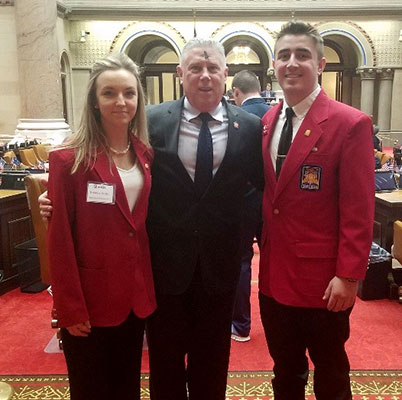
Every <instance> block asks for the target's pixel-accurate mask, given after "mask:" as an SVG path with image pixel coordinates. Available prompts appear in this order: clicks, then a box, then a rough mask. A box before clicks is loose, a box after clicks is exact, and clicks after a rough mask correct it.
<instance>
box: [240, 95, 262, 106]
mask: <svg viewBox="0 0 402 400" xmlns="http://www.w3.org/2000/svg"><path fill="white" fill-rule="evenodd" d="M251 99H262V97H261V96H250V97H247V99H244V100H243V101H242V103H241V105H243V104H244V103H245V102H246V101H247V100H251Z"/></svg>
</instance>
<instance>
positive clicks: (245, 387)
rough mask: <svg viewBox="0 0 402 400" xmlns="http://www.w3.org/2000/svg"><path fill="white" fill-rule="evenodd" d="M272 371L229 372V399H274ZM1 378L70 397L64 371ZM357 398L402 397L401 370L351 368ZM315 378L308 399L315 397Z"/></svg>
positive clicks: (45, 396) (46, 396) (50, 396)
mask: <svg viewBox="0 0 402 400" xmlns="http://www.w3.org/2000/svg"><path fill="white" fill-rule="evenodd" d="M271 379H272V372H267V371H263V372H230V373H229V376H228V387H227V391H226V400H273V396H272V388H271V383H270V381H271ZM0 381H3V382H7V383H9V384H10V385H11V386H13V388H14V390H15V394H14V396H13V398H12V400H68V399H69V398H70V396H69V390H68V379H67V377H66V376H65V375H45V376H28V375H26V376H15V375H14V376H12V375H3V376H0ZM351 381H352V392H353V399H354V400H402V371H352V372H351ZM312 389H313V387H312V380H311V377H310V380H309V384H308V386H307V389H306V399H308V400H313V399H314V395H313V392H312ZM141 399H149V388H148V374H143V375H142V389H141Z"/></svg>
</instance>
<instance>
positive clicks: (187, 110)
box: [183, 97, 223, 122]
mask: <svg viewBox="0 0 402 400" xmlns="http://www.w3.org/2000/svg"><path fill="white" fill-rule="evenodd" d="M200 114H201V111H199V110H197V109H196V108H195V107H194V106H193V105H192V104H190V102H189V101H188V99H187V97H185V98H184V103H183V115H184V118H185V119H186V120H187V121H191V120H192V119H194V118H197V117H198V116H199V115H200ZM209 114H210V115H211V117H212V118H213V119H215V120H217V121H220V122H223V104H222V102H219V104H218V105H217V107H216V108H215V109H214V110H212V111H210V112H209Z"/></svg>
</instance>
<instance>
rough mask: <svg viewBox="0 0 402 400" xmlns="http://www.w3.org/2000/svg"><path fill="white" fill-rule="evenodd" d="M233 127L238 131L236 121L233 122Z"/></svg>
mask: <svg viewBox="0 0 402 400" xmlns="http://www.w3.org/2000/svg"><path fill="white" fill-rule="evenodd" d="M233 126H234V128H235V129H239V123H238V122H237V121H235V122H233Z"/></svg>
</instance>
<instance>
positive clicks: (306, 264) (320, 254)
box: [295, 240, 338, 298]
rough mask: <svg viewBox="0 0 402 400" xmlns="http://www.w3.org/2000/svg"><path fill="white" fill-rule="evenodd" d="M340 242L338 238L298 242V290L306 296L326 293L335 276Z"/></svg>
mask: <svg viewBox="0 0 402 400" xmlns="http://www.w3.org/2000/svg"><path fill="white" fill-rule="evenodd" d="M337 255H338V243H337V241H336V240H327V241H317V242H298V243H296V257H297V269H296V270H295V274H296V276H297V279H296V280H295V284H296V285H297V286H298V290H299V291H300V292H301V293H303V295H304V296H306V297H319V298H321V297H322V296H323V295H324V292H325V289H326V287H327V286H328V283H329V281H330V280H331V279H332V278H333V277H334V276H335V271H336V260H337Z"/></svg>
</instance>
